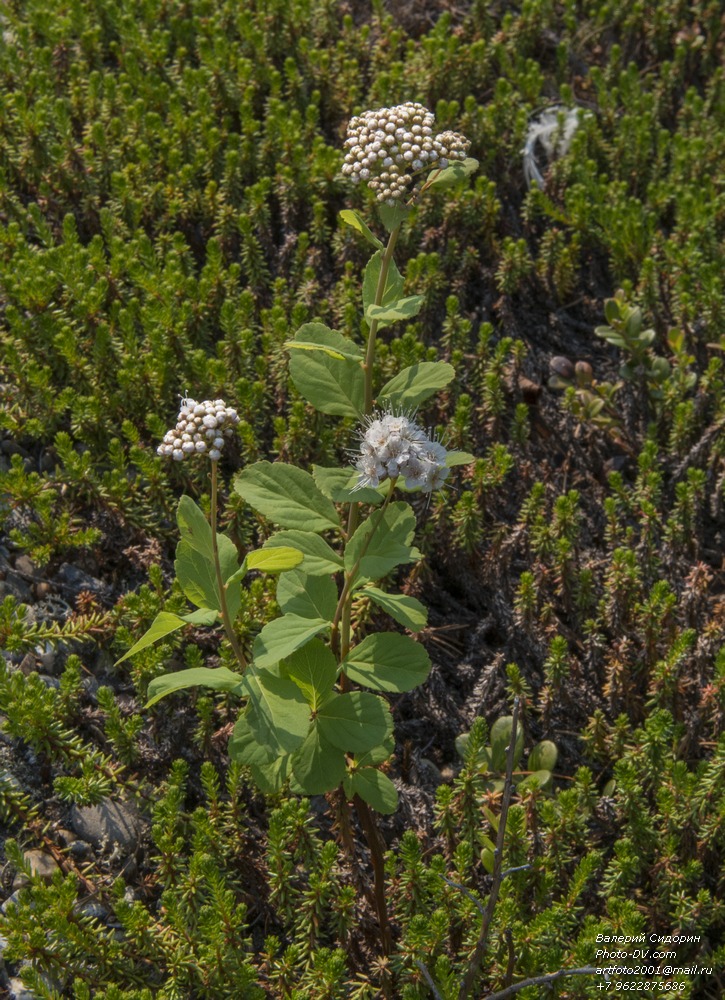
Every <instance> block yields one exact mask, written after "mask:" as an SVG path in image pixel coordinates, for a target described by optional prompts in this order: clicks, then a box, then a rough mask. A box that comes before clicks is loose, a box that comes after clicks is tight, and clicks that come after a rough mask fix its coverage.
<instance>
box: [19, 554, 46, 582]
mask: <svg viewBox="0 0 725 1000" xmlns="http://www.w3.org/2000/svg"><path fill="white" fill-rule="evenodd" d="M15 570H16V572H17V573H21V574H22V575H23V576H31V577H33V578H35V577H37V576H39V575H40V570H39V569H38V564H37V563H35V562H33V560H32V559H31V558H30V556H29V555H26V554H25V553H23V554H22V555H19V556H18V557H17V559H16V560H15Z"/></svg>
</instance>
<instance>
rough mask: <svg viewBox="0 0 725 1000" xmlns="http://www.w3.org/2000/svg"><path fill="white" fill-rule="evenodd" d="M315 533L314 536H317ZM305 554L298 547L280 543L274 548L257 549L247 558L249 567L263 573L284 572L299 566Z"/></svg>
mask: <svg viewBox="0 0 725 1000" xmlns="http://www.w3.org/2000/svg"><path fill="white" fill-rule="evenodd" d="M317 537H318V536H317V535H313V538H317ZM303 558H304V556H303V553H302V552H301V551H300V550H299V549H296V548H292V547H290V546H288V545H280V546H276V547H274V548H263V549H256V550H255V551H254V552H250V553H249V555H248V556H247V558H246V563H247V569H248V570H249V569H257V570H260V571H261V572H262V573H283V572H284V571H285V570H289V569H294V567H295V566H299V564H300V563H301V562H302V560H303Z"/></svg>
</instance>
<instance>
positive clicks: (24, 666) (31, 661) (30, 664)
mask: <svg viewBox="0 0 725 1000" xmlns="http://www.w3.org/2000/svg"><path fill="white" fill-rule="evenodd" d="M37 667H38V664H37V663H36V661H35V654H34V653H26V654H25V656H24V657H23V658H22V660H21V661H20V667H19V669H20V672H21V673H22V674H25V676H26V677H27V675H28V674H32V673H34V672H35V671H36V670H37Z"/></svg>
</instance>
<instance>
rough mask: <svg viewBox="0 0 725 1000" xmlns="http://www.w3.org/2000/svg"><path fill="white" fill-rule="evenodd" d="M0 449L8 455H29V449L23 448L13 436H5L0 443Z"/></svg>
mask: <svg viewBox="0 0 725 1000" xmlns="http://www.w3.org/2000/svg"><path fill="white" fill-rule="evenodd" d="M0 449H2V451H3V452H4V454H6V455H27V454H28V453H27V451H26V450H25V449H24V448H21V447H20V445H19V444H18V443H17V441H13V440H12V439H11V438H5V440H4V441H3V442H2V443H0Z"/></svg>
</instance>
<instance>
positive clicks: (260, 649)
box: [254, 615, 330, 667]
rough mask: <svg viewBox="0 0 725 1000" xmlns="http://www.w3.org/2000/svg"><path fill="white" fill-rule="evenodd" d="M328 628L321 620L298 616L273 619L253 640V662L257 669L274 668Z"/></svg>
mask: <svg viewBox="0 0 725 1000" xmlns="http://www.w3.org/2000/svg"><path fill="white" fill-rule="evenodd" d="M329 627H330V623H329V622H328V621H324V620H323V619H322V618H317V619H314V618H313V619H310V618H301V617H300V616H299V615H283V616H282V617H281V618H275V620H274V621H271V622H268V623H267V624H266V625H265V626H264V628H263V629H262V631H261V632H260V633H259V635H258V636H257V638H256V639H255V640H254V662H255V664H256V665H257V666H258V667H271V666H274V664H275V663H279V661H280V660H283V659H284V658H285V657H286V656H289V655H290V653H294V651H295V650H296V649H299V648H300V646H304V644H305V643H306V642H309V640H310V639H312V638H313V636H316V635H318V633H320V632H322V631H323V629H327V628H329Z"/></svg>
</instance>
